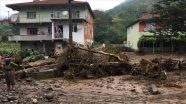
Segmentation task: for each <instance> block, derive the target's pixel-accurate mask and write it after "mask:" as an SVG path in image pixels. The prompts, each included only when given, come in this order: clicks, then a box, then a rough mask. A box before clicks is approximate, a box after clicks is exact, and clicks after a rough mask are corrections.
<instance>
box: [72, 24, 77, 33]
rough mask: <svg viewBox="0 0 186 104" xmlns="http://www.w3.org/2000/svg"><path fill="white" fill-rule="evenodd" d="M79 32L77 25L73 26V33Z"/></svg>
mask: <svg viewBox="0 0 186 104" xmlns="http://www.w3.org/2000/svg"><path fill="white" fill-rule="evenodd" d="M77 31H78V28H77V24H75V25H73V26H72V32H77Z"/></svg>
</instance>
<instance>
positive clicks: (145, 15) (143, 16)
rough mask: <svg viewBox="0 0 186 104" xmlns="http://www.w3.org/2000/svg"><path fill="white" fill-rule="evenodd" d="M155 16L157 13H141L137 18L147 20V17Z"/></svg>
mask: <svg viewBox="0 0 186 104" xmlns="http://www.w3.org/2000/svg"><path fill="white" fill-rule="evenodd" d="M157 16H158V15H157V14H150V13H143V14H142V16H141V17H140V18H139V19H140V20H148V19H152V18H153V17H157Z"/></svg>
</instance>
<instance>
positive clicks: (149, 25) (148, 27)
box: [146, 23, 155, 30]
mask: <svg viewBox="0 0 186 104" xmlns="http://www.w3.org/2000/svg"><path fill="white" fill-rule="evenodd" d="M146 29H147V30H154V29H155V23H147V24H146Z"/></svg>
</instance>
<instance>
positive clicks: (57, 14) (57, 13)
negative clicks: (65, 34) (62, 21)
mask: <svg viewBox="0 0 186 104" xmlns="http://www.w3.org/2000/svg"><path fill="white" fill-rule="evenodd" d="M51 18H54V19H57V18H61V12H59V11H54V12H51Z"/></svg>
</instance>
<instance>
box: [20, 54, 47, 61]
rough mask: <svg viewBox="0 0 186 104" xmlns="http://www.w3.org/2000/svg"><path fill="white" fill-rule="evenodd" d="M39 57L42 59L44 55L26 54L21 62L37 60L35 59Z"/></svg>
mask: <svg viewBox="0 0 186 104" xmlns="http://www.w3.org/2000/svg"><path fill="white" fill-rule="evenodd" d="M40 59H44V55H43V54H38V55H34V54H33V55H31V56H28V57H26V58H24V59H23V62H33V61H37V60H40Z"/></svg>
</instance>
